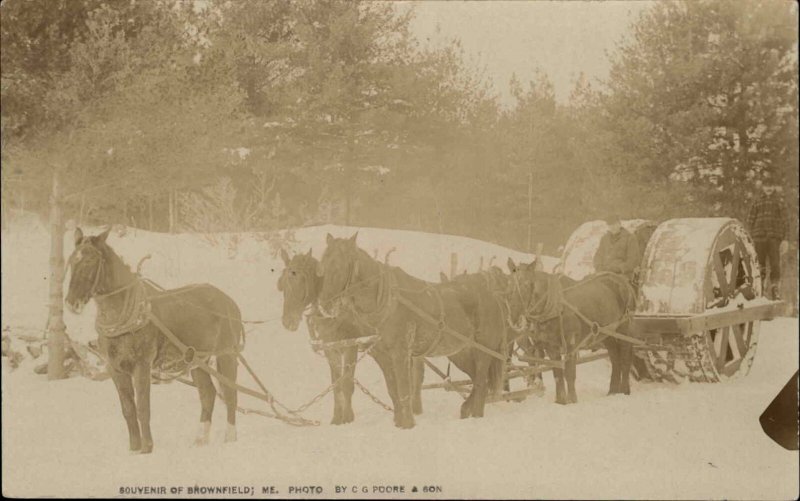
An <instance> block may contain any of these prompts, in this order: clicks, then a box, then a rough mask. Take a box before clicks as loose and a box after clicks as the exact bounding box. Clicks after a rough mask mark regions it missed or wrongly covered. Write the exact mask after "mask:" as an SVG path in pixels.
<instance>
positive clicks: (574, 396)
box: [564, 353, 578, 404]
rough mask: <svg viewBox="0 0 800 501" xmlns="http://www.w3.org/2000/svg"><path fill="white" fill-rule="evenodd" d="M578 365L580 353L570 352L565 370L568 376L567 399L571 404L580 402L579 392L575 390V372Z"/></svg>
mask: <svg viewBox="0 0 800 501" xmlns="http://www.w3.org/2000/svg"><path fill="white" fill-rule="evenodd" d="M577 366H578V354H577V353H570V354H569V355H567V357H566V360H565V363H564V369H565V370H564V372H566V376H567V401H568V402H569V403H571V404H577V403H578V393H577V392H576V391H575V373H576V368H577Z"/></svg>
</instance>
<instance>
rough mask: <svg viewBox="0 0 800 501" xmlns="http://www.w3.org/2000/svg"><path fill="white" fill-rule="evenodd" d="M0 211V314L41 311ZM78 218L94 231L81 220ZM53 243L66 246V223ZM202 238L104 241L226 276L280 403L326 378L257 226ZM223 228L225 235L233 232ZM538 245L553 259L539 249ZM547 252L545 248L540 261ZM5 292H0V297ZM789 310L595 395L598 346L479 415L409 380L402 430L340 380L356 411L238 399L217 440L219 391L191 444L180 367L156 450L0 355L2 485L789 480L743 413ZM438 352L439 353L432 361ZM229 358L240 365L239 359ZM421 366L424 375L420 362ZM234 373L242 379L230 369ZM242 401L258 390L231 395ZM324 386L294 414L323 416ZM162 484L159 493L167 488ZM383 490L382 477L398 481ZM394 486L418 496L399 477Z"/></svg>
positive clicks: (439, 263) (81, 329)
mask: <svg viewBox="0 0 800 501" xmlns="http://www.w3.org/2000/svg"><path fill="white" fill-rule="evenodd" d="M16 231H17V234H16V235H15V234H14V232H15V229H14V228H12V229H11V231H10V232H8V233H6V232H4V233H3V239H2V250H3V277H2V279H3V289H2V294H3V325H4V326H6V325H9V326H14V327H13V329H12V332H18V331H20V330H21V327H20V326H26V325H27V326H29V327H28V328H32V329H36V328H38V329H41V328H42V326H43V325H42V324H43V321H44V318H45V317H44V312H45V306H44V305H45V304H46V300H47V285H46V282H47V277H46V275H45V273H46V269H47V251H48V248H49V246H48V241H47V235H46V232H45V231H44V230H43V229H42V228H39V229H36V228H27V229H25V230H24V231H21V230H19V228H17V229H16ZM354 231H355V229H354V228H339V227H316V228H304V229H300V230H297V232H296V234H295V237H296V239H297V244H296V246H295V247H296V248H295V250H296V251H299V252H303V251H307V250H308V247H309V246H310V247H312V248H313V249H314V255H315V256H317V257H319V255H320V253H321V251H322V249H323V246H324V242H325V235H326V233H327V232H331V233H332V234H334V235H335V236H350V235H351V234H352V233H353V232H354ZM89 233H92V234H93V233H94V231H93V230H90V231H89ZM66 238H67V241H68V243H67V246H66V249H67V250H68V251H71V249H72V243H71V235H67V237H66ZM216 238H217V244H216V245H214V244H212V243H210V242H209V241H207V240H206V239H204V238H203V237H202V236H197V235H176V236H168V235H162V234H153V233H148V232H143V231H131V232H129V233H128V234H127V235H126V236H124V237H120V236H118V235H115V234H114V235H112V236H111V237H110V239H109V243H110V244H111V245H112V246H113V247H114V248H115V249H117V250H118V251H119V252H120V253H121V254H122V256H123V257H124V259H125V260H126V262H127V263H129V264H130V265H132V266H135V264H136V262H137V261H138V260H139V259H140V258H141V257H142V256H144V255H146V254H148V253H149V254H152V255H153V258H152V259H151V260H150V261H148V262H146V264H145V265H144V272H145V275H147V276H148V277H151V278H152V279H154V280H156V281H157V282H159V283H161V284H163V285H164V286H168V287H171V286H175V285H178V284H182V283H185V282H188V281H210V282H213V283H215V284H216V285H218V286H219V287H221V288H222V289H224V290H225V291H226V292H228V293H230V294H231V295H232V296H233V297H234V298H235V299H236V300H237V301H238V302H239V303H240V304H241V305H242V309H243V313H244V315H245V317H249V318H260V319H268V320H270V322H268V323H267V324H263V325H260V326H257V328H255V329H253V330H252V331H251V332H250V334H249V340H248V345H247V349H246V351H245V355H246V356H247V358H248V360H249V361H250V363H251V364H252V365H253V366H254V369H255V370H256V372H257V373H258V374H259V375H260V376H261V377H262V379H263V381H264V383H265V384H266V385H267V387H269V388H270V389H271V390H273V391H274V393H275V394H276V396H277V397H278V398H279V399H281V400H282V401H284V402H285V403H286V404H287V405H288V406H289V407H296V406H299V405H300V404H302V403H304V402H306V401H308V400H309V399H310V398H311V397H313V396H314V395H316V394H317V393H318V392H319V391H321V390H322V389H324V388H325V387H326V386H327V384H328V382H329V375H328V368H327V366H326V364H325V361H324V360H323V359H322V358H321V357H320V356H318V355H315V354H314V353H313V352H312V350H311V349H310V347H309V346H308V337H307V334H306V332H305V331H304V330H303V327H301V329H299V331H298V332H295V333H291V332H286V331H285V330H283V328H282V327H281V324H280V322H279V321H278V317H279V315H280V310H281V298H280V295H279V293H278V291H277V290H276V288H275V280H276V278H277V276H278V274H279V273H280V270H281V269H282V264H281V263H280V259H279V258H278V259H276V258H275V257H274V256H272V254H271V251H270V249H269V247H268V246H267V245H266V244H265V242H263V241H262V240H261V239H260V238H259V236H258V235H217V236H216ZM358 238H359V243H360V245H361V246H362V247H363V248H365V249H367V250H368V251H369V252H370V253H372V252H373V250H374V249H378V253H379V256H380V258H381V259H382V258H383V255H384V254H385V252H386V251H388V250H389V249H391V248H392V247H397V251H396V252H394V253H393V254H392V256H391V262H392V264H395V265H398V266H401V267H403V268H405V269H407V270H408V271H409V272H411V273H413V274H415V275H417V276H419V277H421V278H426V279H429V280H436V279H438V272H439V271H447V270H449V253H450V252H458V253H459V265H460V267H466V269H468V270H470V271H473V270H475V269H477V265H478V263H479V261H480V256H484V263H487V262H488V259H490V258H491V257H492V256H496V257H497V258H496V260H495V263H497V264H503V263H504V262H505V260H506V258H507V257H509V256H510V257H512V258H514V259H515V260H523V261H524V260H527V259H529V257H528V256H525V255H524V254H519V253H515V252H513V251H510V250H508V249H503V248H501V247H498V246H493V245H490V244H485V243H480V242H476V241H474V240H470V239H465V238H459V237H451V236H441V235H431V234H424V233H413V232H398V231H391V230H379V229H372V228H364V229H360V233H359V237H358ZM234 240H238V244H237V245H236V246H233V245H232V244H231V242H233V241H234ZM551 263H552V261H551ZM551 265H552V264H551ZM9 301H10V302H9ZM92 313H93V312H92V311H89V308H87V309H86V311H84V314H83V315H82V316H81V317H76V316H74V315H69V316H68V317H67V323H68V327H69V329H70V333H71V334H73V335H74V336H76V337H80V338H82V339H84V340H87V339H89V338H92V337H94V333H93V330H92V328H91V326H92V320H93V314H92ZM797 328H798V326H797V321H796V320H794V319H778V320H775V321H772V322H769V323H765V324H764V325H763V326H762V335H761V337H760V341H759V353H758V354H757V356H756V361H755V364H754V367H753V370H752V372H751V374H750V375H749V376H748V377H745V378H741V379H739V380H736V381H733V382H730V383H727V384H718V385H701V384H697V385H695V384H685V385H681V386H675V385H669V384H661V383H650V384H634V385H633V394H632V395H630V396H627V397H626V396H617V397H606V396H605V393H606V390H607V385H608V378H609V366H608V363H607V362H606V361H603V360H601V361H597V362H593V363H590V364H586V365H582V366H580V368H579V369H578V394H579V398H580V403H579V404H577V405H571V406H559V405H555V404H554V403H553V402H552V401H553V385H552V379H551V378H550V376H546V378H545V381H546V384H547V385H548V393H547V394H546V395H545V397H543V398H535V397H531V398H528V399H527V400H526V401H525V402H523V403H502V404H492V405H490V406H488V407H487V411H486V413H487V415H486V417H485V418H484V419H470V420H459V419H458V408H459V405H460V403H461V398H460V397H459V396H458V395H457V394H454V393H448V392H444V391H441V390H437V391H429V392H425V394H424V395H423V404H424V408H425V413H424V414H423V415H422V416H421V417H419V418H418V420H417V427H416V428H414V429H413V430H399V429H396V428H394V427H393V426H392V418H391V415H390V414H389V413H388V412H386V411H385V410H384V409H382V408H381V407H378V406H376V405H375V404H374V403H373V402H372V401H370V400H369V399H368V398H366V397H365V396H364V395H362V394H361V393H360V392H358V391H356V394H355V396H354V402H353V403H354V410H355V413H356V422H355V423H353V424H350V425H346V426H329V425H327V424H323V425H322V426H320V427H312V428H293V427H289V426H287V425H285V424H283V423H281V422H278V421H274V420H269V419H266V418H264V417H261V416H258V415H252V414H251V415H241V414H240V415H239V417H238V419H239V425H238V426H239V442H237V443H233V444H223V443H222V435H223V433H224V411H223V410H221V408H223V407H224V406H223V405H222V404H221V403H218V404H217V409H216V412H215V421H214V424H213V427H212V444H211V445H209V446H208V447H205V448H194V447H191V446H190V444H191V442H192V438H193V434H194V432H195V429H196V426H197V421H198V418H199V403H198V399H197V395H196V390H194V389H193V388H188V387H186V386H183V385H181V384H179V383H172V384H168V385H156V386H154V387H153V389H152V399H153V403H152V426H153V434H154V438H155V451H154V453H153V454H152V455H148V456H136V455H134V456H132V455H129V454H128V453H127V451H126V447H127V431H126V428H125V424H124V420H123V419H122V416H121V413H120V410H119V401H118V398H117V396H116V392H115V390H114V387H113V384H111V382H109V381H105V382H92V381H89V380H86V379H81V378H73V379H69V380H64V381H58V382H47V381H46V380H45V379H44V377H42V376H37V375H35V374H33V372H32V371H31V370H29V369H30V367H29V366H25V365H23V367H21V368H19V369H17V370H14V371H10V370H8V367H6V364H5V360H3V378H2V391H3V399H2V402H3V407H2V410H3V462H2V463H3V466H2V467H3V480H4V482H3V493H4V494H5V495H6V496H21V497H25V496H45V495H49V496H83V495H88V496H103V497H111V496H116V495H118V494H119V493H120V488H124V487H144V486H166V487H167V488H169V487H172V486H182V487H184V488H185V487H187V486H194V485H200V486H203V485H211V486H229V485H236V486H251V487H254V488H255V489H256V496H260V497H268V496H261V495H260V492H261V488H262V487H264V486H274V487H275V488H276V489H277V490H278V494H277V495H273V496H272V497H278V496H280V497H295V498H299V497H308V495H293V494H291V493H289V491H288V488H289V487H290V486H304V485H318V486H321V487H322V488H323V493H322V495H321V496H320V497H333V496H336V494H335V491H334V488H335V487H334V486H335V485H337V484H338V485H347V486H348V488H350V487H352V486H359V487H361V486H364V487H367V489H368V490H369V493H368V494H366V495H365V494H361V495H362V496H370V497H388V496H386V495H383V496H381V495H378V494H376V493H374V491H372V490H371V489H372V487H373V486H383V485H398V486H400V485H402V486H405V488H406V490H407V492H408V491H409V490H410V489H411V487H412V486H418V487H420V488H421V487H422V486H424V485H437V486H441V488H442V492H441V493H440V494H438V495H439V496H442V497H457V498H475V497H502V498H531V497H533V498H550V497H557V498H618V497H625V498H709V499H721V498H728V499H731V498H733V499H743V498H747V499H750V498H758V499H766V498H770V499H772V498H795V497H796V496H797V495H798V488H797V480H796V479H797V473H798V466H797V465H798V454H797V453H796V452H787V451H785V450H783V449H782V448H780V447H779V446H778V445H776V444H774V443H773V442H772V441H771V440H770V439H769V438H767V437H766V436H765V435H764V434H763V433H762V431H761V429H760V426H759V424H758V416H759V415H760V413H761V412H762V411H763V409H764V408H765V407H766V405H767V404H768V403H769V402H770V401H771V399H772V398H773V397H774V395H775V394H776V393H777V392H778V390H779V389H780V388H781V387H782V386H783V384H785V382H786V380H787V379H788V377H789V376H790V375H791V374H792V373H793V372H794V371H795V370H797V366H798V363H797V349H798V337H797ZM435 362H436V363H437V364H438V365H439V366H440V367H441V368H442V369H444V368H445V367H446V362H445V361H443V360H436V361H435ZM242 372H243V371H242ZM356 376H357V377H358V379H359V380H360V381H361V382H362V383H364V385H365V386H367V387H368V388H369V389H370V390H371V391H373V392H374V393H376V394H377V395H378V396H379V397H380V398H381V399H383V400H384V401H388V400H389V399H388V396H387V394H386V390H385V387H384V384H383V381H382V376H381V374H380V372H379V370H378V368H377V366H376V365H375V363H374V362H373V361H372V360H371V359H370V358H367V359H365V360H364V361H363V362H362V363H361V364H360V365H359V366H358V368H357V371H356ZM426 378H427V379H428V380H429V381H433V380H435V376H433V375H432V374H430V373H429V374H427V375H426ZM240 381H241V382H242V383H243V384H247V385H251V386H252V384H253V383H252V382H251V381H250V380H249V379H248V378H247V377H245V376H240ZM241 404H242V405H244V406H248V407H254V408H263V407H261V406H260V403H259V402H257V401H255V400H253V399H251V398H248V397H246V396H242V397H241ZM331 411H332V400H331V398H330V396H328V397H326V398H324V399H323V400H322V401H321V402H320V403H319V404H317V405H316V406H313V407H311V408H310V409H309V410H308V412H307V413H306V417H309V418H314V419H319V420H321V421H322V422H323V423H327V422H328V420H329V419H330V417H331ZM168 495H169V494H168ZM396 496H397V495H395V497H396ZM401 497H422V494H421V493H420V494H405V495H403V496H401Z"/></svg>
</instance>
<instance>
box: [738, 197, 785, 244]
mask: <svg viewBox="0 0 800 501" xmlns="http://www.w3.org/2000/svg"><path fill="white" fill-rule="evenodd" d="M747 226H749V228H750V236H751V237H753V240H770V239H775V240H786V235H787V234H788V233H789V220H788V218H787V217H786V206H785V205H784V203H783V200H782V199H781V198H780V196H778V195H777V194H773V195H772V196H767V195H766V193H765V194H762V195H761V196H760V197H759V198H758V199H756V201H755V202H753V205H752V206H751V207H750V213H749V214H748V216H747Z"/></svg>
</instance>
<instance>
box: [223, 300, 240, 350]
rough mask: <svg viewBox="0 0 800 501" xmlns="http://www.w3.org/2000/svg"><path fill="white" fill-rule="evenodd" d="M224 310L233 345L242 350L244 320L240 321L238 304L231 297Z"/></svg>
mask: <svg viewBox="0 0 800 501" xmlns="http://www.w3.org/2000/svg"><path fill="white" fill-rule="evenodd" d="M225 310H226V311H225V313H226V315H225V316H226V317H227V318H228V332H229V333H230V336H231V340H232V342H233V346H234V347H238V349H239V350H244V345H245V330H244V322H243V321H242V312H241V311H240V310H239V305H237V304H236V302H235V301H233V299H231V300H230V304H229V305H228V306H227V307H226V308H225ZM231 310H232V311H231Z"/></svg>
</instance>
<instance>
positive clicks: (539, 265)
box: [534, 242, 544, 271]
mask: <svg viewBox="0 0 800 501" xmlns="http://www.w3.org/2000/svg"><path fill="white" fill-rule="evenodd" d="M543 248H544V244H543V243H542V242H539V243H537V244H536V254H535V255H534V256H535V258H536V271H542V270H543V268H544V265H543V264H542V260H541V259H539V258H540V257H541V256H542V249H543Z"/></svg>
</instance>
